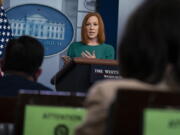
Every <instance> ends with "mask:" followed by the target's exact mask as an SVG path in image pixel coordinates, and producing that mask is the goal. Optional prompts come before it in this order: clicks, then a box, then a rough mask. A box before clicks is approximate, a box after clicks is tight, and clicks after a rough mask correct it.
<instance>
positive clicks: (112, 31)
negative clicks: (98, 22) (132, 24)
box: [96, 0, 119, 50]
mask: <svg viewBox="0 0 180 135" xmlns="http://www.w3.org/2000/svg"><path fill="white" fill-rule="evenodd" d="M96 4H97V7H96V9H97V12H99V13H100V14H101V16H102V18H103V20H104V24H105V30H106V43H109V44H111V45H113V46H114V49H115V50H116V48H117V32H118V7H119V0H97V3H96Z"/></svg>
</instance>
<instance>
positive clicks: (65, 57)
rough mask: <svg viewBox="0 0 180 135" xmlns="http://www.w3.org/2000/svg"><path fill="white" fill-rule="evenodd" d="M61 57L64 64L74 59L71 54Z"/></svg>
mask: <svg viewBox="0 0 180 135" xmlns="http://www.w3.org/2000/svg"><path fill="white" fill-rule="evenodd" d="M61 58H62V59H63V61H64V64H67V63H69V62H71V61H72V58H71V57H69V56H62V57H61Z"/></svg>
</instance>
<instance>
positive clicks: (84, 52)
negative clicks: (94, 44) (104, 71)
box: [81, 51, 96, 59]
mask: <svg viewBox="0 0 180 135" xmlns="http://www.w3.org/2000/svg"><path fill="white" fill-rule="evenodd" d="M81 56H82V57H83V58H90V59H95V58H96V54H95V51H93V52H92V54H91V53H90V52H88V51H83V52H82V53H81Z"/></svg>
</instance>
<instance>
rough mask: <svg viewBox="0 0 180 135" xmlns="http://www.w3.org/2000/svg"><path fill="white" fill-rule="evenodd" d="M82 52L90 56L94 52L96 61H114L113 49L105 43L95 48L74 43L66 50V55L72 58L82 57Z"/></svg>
mask: <svg viewBox="0 0 180 135" xmlns="http://www.w3.org/2000/svg"><path fill="white" fill-rule="evenodd" d="M83 51H84V52H85V51H88V52H90V53H91V54H92V53H93V51H94V52H95V55H96V58H97V59H114V48H113V47H112V46H111V45H108V44H105V43H103V44H99V45H96V46H90V45H86V44H83V43H82V42H74V43H72V44H71V45H70V47H69V48H68V52H67V55H68V56H70V57H72V58H74V57H82V56H81V53H82V52H83Z"/></svg>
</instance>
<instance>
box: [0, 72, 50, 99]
mask: <svg viewBox="0 0 180 135" xmlns="http://www.w3.org/2000/svg"><path fill="white" fill-rule="evenodd" d="M21 89H23V90H51V89H50V88H48V87H46V86H44V85H42V84H40V83H38V82H34V81H30V80H27V79H25V78H23V77H21V76H17V75H6V76H3V77H0V96H17V95H18V92H19V90H21ZM51 91H52V90H51Z"/></svg>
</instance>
